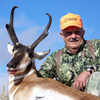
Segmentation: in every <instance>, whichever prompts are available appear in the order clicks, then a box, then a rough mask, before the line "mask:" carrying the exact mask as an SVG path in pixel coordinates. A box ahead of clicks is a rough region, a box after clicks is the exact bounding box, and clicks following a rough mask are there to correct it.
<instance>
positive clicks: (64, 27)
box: [61, 23, 82, 31]
mask: <svg viewBox="0 0 100 100" xmlns="http://www.w3.org/2000/svg"><path fill="white" fill-rule="evenodd" d="M70 26H76V27H79V28H82V25H80V24H74V23H73V24H72V23H71V24H67V25H65V26H63V27H62V28H61V31H62V30H64V29H66V28H68V27H70Z"/></svg>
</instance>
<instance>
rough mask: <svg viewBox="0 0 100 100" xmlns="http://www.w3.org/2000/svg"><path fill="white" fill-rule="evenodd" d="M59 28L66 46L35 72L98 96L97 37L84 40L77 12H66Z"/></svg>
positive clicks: (99, 62)
mask: <svg viewBox="0 0 100 100" xmlns="http://www.w3.org/2000/svg"><path fill="white" fill-rule="evenodd" d="M60 27H61V32H60V35H61V37H62V39H63V40H64V42H65V46H64V47H63V48H62V49H61V50H58V51H55V52H54V53H53V54H51V55H50V56H49V57H48V58H47V59H46V61H45V62H44V63H43V64H42V66H41V68H40V69H39V70H38V71H37V75H38V76H39V77H40V76H41V77H44V78H55V79H56V80H58V81H60V82H62V83H63V84H66V85H68V86H71V87H73V88H76V89H78V90H81V91H85V92H88V93H91V94H94V95H97V96H100V86H99V85H100V78H99V76H100V73H99V71H100V40H96V39H92V40H90V41H86V40H85V39H84V33H85V30H84V29H83V23H82V20H81V17H80V16H79V15H75V14H72V13H68V14H67V15H65V16H63V17H62V18H61V19H60ZM98 84H99V85H98Z"/></svg>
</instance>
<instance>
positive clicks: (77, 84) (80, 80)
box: [73, 70, 91, 91]
mask: <svg viewBox="0 0 100 100" xmlns="http://www.w3.org/2000/svg"><path fill="white" fill-rule="evenodd" d="M90 75H91V74H90V72H88V71H86V70H85V71H83V72H82V73H81V74H80V75H79V76H78V77H77V78H76V79H75V81H74V83H73V88H76V89H78V90H82V91H84V89H85V87H86V81H87V79H88V78H89V76H90Z"/></svg>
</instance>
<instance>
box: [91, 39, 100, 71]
mask: <svg viewBox="0 0 100 100" xmlns="http://www.w3.org/2000/svg"><path fill="white" fill-rule="evenodd" d="M92 43H93V44H94V51H95V58H96V59H95V65H96V66H95V67H96V71H99V72H100V40H96V39H93V42H92Z"/></svg>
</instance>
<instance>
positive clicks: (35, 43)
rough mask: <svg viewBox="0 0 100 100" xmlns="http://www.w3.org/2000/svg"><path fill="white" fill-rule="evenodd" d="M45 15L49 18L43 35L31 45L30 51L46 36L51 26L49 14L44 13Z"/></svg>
mask: <svg viewBox="0 0 100 100" xmlns="http://www.w3.org/2000/svg"><path fill="white" fill-rule="evenodd" d="M46 15H48V16H49V22H48V24H47V26H46V28H45V29H44V31H43V33H42V34H41V35H40V36H39V38H38V39H37V40H36V41H35V42H34V43H33V44H32V45H31V47H30V49H31V50H34V48H35V47H36V46H37V45H38V44H39V43H40V42H41V41H42V40H43V39H44V38H45V37H46V36H47V35H48V30H49V28H50V26H51V22H52V17H51V15H50V14H48V13H46Z"/></svg>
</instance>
